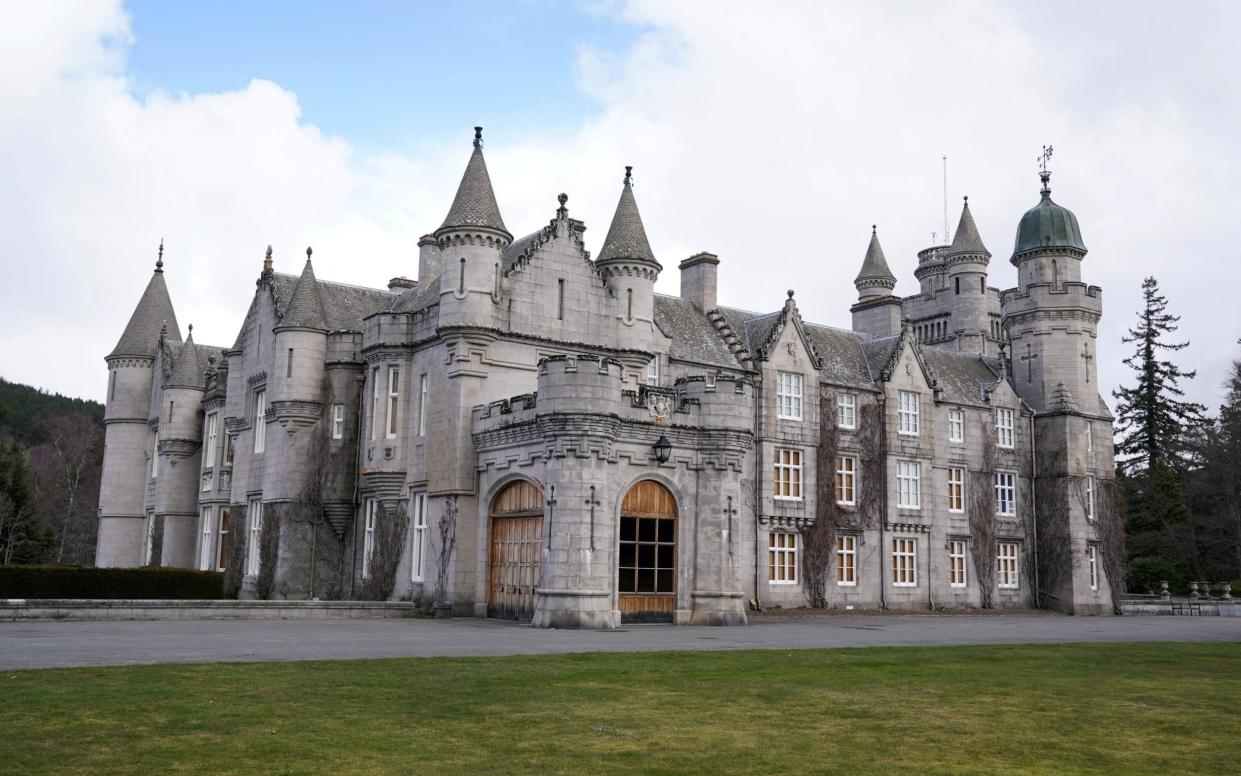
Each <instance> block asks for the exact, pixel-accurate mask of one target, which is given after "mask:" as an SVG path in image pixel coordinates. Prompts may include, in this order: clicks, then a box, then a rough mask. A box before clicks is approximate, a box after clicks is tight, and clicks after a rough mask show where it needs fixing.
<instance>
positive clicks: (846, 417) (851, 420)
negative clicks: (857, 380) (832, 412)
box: [836, 393, 857, 431]
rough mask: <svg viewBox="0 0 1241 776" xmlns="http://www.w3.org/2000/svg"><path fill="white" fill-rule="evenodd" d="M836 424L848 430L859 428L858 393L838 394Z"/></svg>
mask: <svg viewBox="0 0 1241 776" xmlns="http://www.w3.org/2000/svg"><path fill="white" fill-rule="evenodd" d="M836 425H837V426H839V427H840V428H842V429H845V430H846V431H852V430H854V429H856V428H857V394H856V393H838V394H836Z"/></svg>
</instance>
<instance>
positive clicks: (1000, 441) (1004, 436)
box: [995, 408, 1013, 448]
mask: <svg viewBox="0 0 1241 776" xmlns="http://www.w3.org/2000/svg"><path fill="white" fill-rule="evenodd" d="M995 443H996V444H997V445H999V446H1000V447H1007V448H1011V447H1012V446H1013V411H1012V410H1006V409H1002V408H1001V409H997V410H996V411H995Z"/></svg>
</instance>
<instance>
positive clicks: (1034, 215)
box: [1013, 176, 1086, 256]
mask: <svg viewBox="0 0 1241 776" xmlns="http://www.w3.org/2000/svg"><path fill="white" fill-rule="evenodd" d="M1049 177H1050V176H1049ZM1042 193H1043V198H1042V199H1041V200H1040V201H1039V203H1038V204H1037V205H1035V206H1034V207H1032V208H1030V209H1029V210H1027V211H1026V214H1025V215H1024V216H1022V217H1021V223H1019V224H1017V241H1016V243H1015V244H1014V245H1013V255H1014V256H1016V255H1018V254H1021V253H1025V252H1026V251H1033V250H1038V249H1040V248H1067V249H1069V250H1074V251H1081V252H1082V253H1085V252H1086V244H1085V243H1084V242H1082V230H1081V229H1080V228H1079V227H1078V225H1077V216H1075V215H1073V211H1072V210H1069V209H1068V208H1066V207H1061V206H1060V205H1057V204H1056V203H1055V202H1052V200H1051V189H1049V188H1048V187H1047V179H1046V178H1045V179H1044V180H1043V192H1042Z"/></svg>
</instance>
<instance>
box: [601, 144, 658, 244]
mask: <svg viewBox="0 0 1241 776" xmlns="http://www.w3.org/2000/svg"><path fill="white" fill-rule="evenodd" d="M614 259H644V260H646V261H650V262H654V263H655V264H659V262H658V261H656V259H655V253H654V252H653V251H651V243H650V242H649V241H648V240H647V239H646V227H644V226H643V225H642V214H641V213H639V212H638V202H637V200H635V199H634V198H633V184H632V181H631V180H630V178H629V168H628V167H626V168H625V185H624V188H622V189H621V195H620V201H619V202H617V203H616V213H615V215H613V216H612V225H611V226H609V227H608V236H607V237H606V238H604V240H603V248H602V249H601V250H600V251H599V258H598V260H597V261H611V260H614Z"/></svg>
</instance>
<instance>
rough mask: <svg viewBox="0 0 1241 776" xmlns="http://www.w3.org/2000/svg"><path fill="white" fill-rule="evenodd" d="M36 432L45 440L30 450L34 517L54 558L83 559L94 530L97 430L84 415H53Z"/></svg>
mask: <svg viewBox="0 0 1241 776" xmlns="http://www.w3.org/2000/svg"><path fill="white" fill-rule="evenodd" d="M40 431H41V433H42V435H43V437H44V438H45V439H46V441H45V442H44V443H43V444H40V445H37V446H36V447H34V448H32V449H31V450H30V464H29V466H30V474H31V479H32V481H33V483H32V484H33V485H34V489H35V493H36V496H37V497H36V499H35V504H36V516H37V518H38V520H39V522H40V523H41V524H42V525H43V526H44V527H45V528H46V529H47V530H48V532H49V534H50V535H51V536H52V537H53V542H54V544H53V547H52V548H51V549H52V558H51V559H52V560H54V561H55V562H56V563H73V564H89V563H91V562H93V560H94V555H95V536H96V532H97V531H98V518H97V515H96V505H97V504H98V501H99V479H100V474H101V467H102V460H103V432H102V431H101V430H100V429H99V427H98V426H97V425H95V423H94V422H93V421H92V420H91V419H90V418H89V417H87V416H86V415H82V414H78V413H74V414H68V415H57V416H54V417H51V418H48V419H47V420H45V421H44V422H43V423H42V424H41V427H40Z"/></svg>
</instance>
